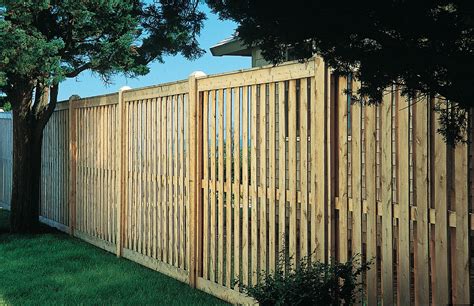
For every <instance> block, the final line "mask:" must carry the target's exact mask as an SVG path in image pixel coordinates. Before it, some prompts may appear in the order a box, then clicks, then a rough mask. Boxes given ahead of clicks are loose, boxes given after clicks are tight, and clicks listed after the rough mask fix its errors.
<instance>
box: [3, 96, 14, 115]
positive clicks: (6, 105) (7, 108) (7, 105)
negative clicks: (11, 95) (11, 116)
mask: <svg viewBox="0 0 474 306" xmlns="http://www.w3.org/2000/svg"><path fill="white" fill-rule="evenodd" d="M0 108H2V109H3V110H4V111H6V112H9V111H11V110H12V105H11V103H10V102H8V101H7V99H6V98H5V97H2V96H0Z"/></svg>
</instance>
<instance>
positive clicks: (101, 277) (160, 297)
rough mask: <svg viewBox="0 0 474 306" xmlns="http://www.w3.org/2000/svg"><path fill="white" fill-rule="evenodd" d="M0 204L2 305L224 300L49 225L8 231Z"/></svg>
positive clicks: (163, 303)
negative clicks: (28, 231)
mask: <svg viewBox="0 0 474 306" xmlns="http://www.w3.org/2000/svg"><path fill="white" fill-rule="evenodd" d="M7 221H8V212H7V211H5V210H1V209H0V305H3V304H7V305H51V304H58V305H64V304H83V305H117V304H118V305H144V304H148V305H151V304H153V305H155V304H161V305H191V304H194V305H225V303H224V302H222V301H221V300H218V299H216V298H214V297H212V296H210V295H207V294H205V293H203V292H201V291H199V290H196V289H192V288H191V287H189V286H188V285H186V284H184V283H181V282H179V281H177V280H174V279H172V278H169V277H167V276H164V275H163V274H160V273H158V272H156V271H152V270H150V269H147V268H145V267H142V266H140V265H138V264H136V263H134V262H131V261H128V260H126V259H119V258H116V257H115V256H114V255H113V254H110V253H107V252H105V251H103V250H101V249H98V248H96V247H94V246H91V245H89V244H87V243H85V242H82V241H80V240H78V239H74V238H70V237H69V236H67V235H65V234H62V233H59V232H55V231H53V230H50V229H49V230H45V231H43V233H41V234H38V235H29V236H18V235H11V234H8V233H6V229H7V228H8V224H7Z"/></svg>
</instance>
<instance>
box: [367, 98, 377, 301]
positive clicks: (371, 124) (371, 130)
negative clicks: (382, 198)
mask: <svg viewBox="0 0 474 306" xmlns="http://www.w3.org/2000/svg"><path fill="white" fill-rule="evenodd" d="M364 109H365V120H366V122H365V133H366V134H365V135H366V136H365V142H366V151H365V154H366V155H365V166H366V169H365V171H366V190H367V196H366V201H367V234H366V235H367V236H366V237H367V238H366V245H367V255H366V256H367V259H368V260H373V261H374V263H373V265H374V266H375V259H376V256H377V236H376V235H377V234H376V233H377V229H376V226H377V202H376V200H377V199H376V196H375V195H376V194H375V193H376V163H375V158H376V122H375V120H376V107H375V106H367V107H364ZM367 303H368V305H375V304H377V269H375V267H373V268H372V269H370V270H369V271H368V272H367Z"/></svg>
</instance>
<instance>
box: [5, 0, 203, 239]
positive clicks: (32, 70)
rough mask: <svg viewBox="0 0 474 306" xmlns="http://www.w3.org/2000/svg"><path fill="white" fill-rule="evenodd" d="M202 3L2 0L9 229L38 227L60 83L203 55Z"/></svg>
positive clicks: (195, 0)
mask: <svg viewBox="0 0 474 306" xmlns="http://www.w3.org/2000/svg"><path fill="white" fill-rule="evenodd" d="M198 4H199V0H155V1H146V2H145V1H139V0H22V1H18V0H0V96H6V99H8V101H9V102H10V103H11V106H12V109H13V190H12V199H11V212H12V213H11V222H10V224H11V229H12V231H14V232H30V231H35V230H36V228H37V222H38V215H39V198H38V195H39V185H40V184H39V179H40V174H41V168H40V166H41V145H42V137H43V130H44V127H45V125H46V123H47V122H48V120H49V118H50V117H51V114H52V112H53V111H54V109H55V106H56V103H57V98H58V91H59V85H60V82H61V81H63V80H64V79H66V78H74V77H77V76H78V75H79V74H80V73H81V72H83V71H86V70H90V71H93V72H94V73H96V74H98V75H100V76H101V77H102V78H103V80H104V81H106V82H107V81H109V80H110V78H111V76H113V75H114V74H117V73H122V74H126V75H130V76H137V75H143V74H146V73H147V72H148V68H147V64H149V63H150V62H152V61H163V57H164V56H165V55H175V54H177V53H182V54H183V55H184V56H185V57H186V58H189V59H193V58H195V57H198V56H200V55H201V54H202V53H203V50H202V49H200V48H199V45H198V43H197V40H196V37H197V35H198V34H199V33H200V31H201V27H202V23H203V20H204V18H205V15H204V14H203V13H202V12H200V11H199V10H198Z"/></svg>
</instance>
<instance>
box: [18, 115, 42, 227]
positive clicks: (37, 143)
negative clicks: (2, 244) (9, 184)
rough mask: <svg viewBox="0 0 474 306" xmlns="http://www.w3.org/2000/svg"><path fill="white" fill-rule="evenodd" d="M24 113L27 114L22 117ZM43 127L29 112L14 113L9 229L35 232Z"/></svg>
mask: <svg viewBox="0 0 474 306" xmlns="http://www.w3.org/2000/svg"><path fill="white" fill-rule="evenodd" d="M25 112H27V114H25ZM42 139H43V127H41V126H39V125H38V120H36V118H35V116H34V115H33V114H31V111H29V110H28V111H24V112H22V111H21V110H14V111H13V190H12V198H11V217H10V230H11V232H14V233H33V232H36V231H37V230H38V225H39V209H40V178H41V146H42Z"/></svg>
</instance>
